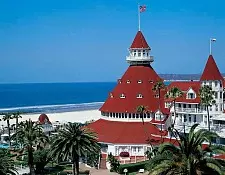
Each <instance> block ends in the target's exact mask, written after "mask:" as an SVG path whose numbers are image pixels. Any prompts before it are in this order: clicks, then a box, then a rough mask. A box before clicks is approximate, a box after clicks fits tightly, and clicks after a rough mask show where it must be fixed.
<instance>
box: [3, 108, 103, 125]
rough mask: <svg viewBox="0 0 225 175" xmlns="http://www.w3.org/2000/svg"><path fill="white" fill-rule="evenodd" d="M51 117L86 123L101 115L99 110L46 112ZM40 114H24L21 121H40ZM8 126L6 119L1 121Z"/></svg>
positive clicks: (12, 122)
mask: <svg viewBox="0 0 225 175" xmlns="http://www.w3.org/2000/svg"><path fill="white" fill-rule="evenodd" d="M46 114H47V116H48V117H49V120H50V122H52V123H54V122H56V121H59V122H60V123H66V122H81V123H84V122H86V121H90V120H98V119H99V118H100V116H101V113H100V111H99V110H85V111H73V112H62V113H46ZM39 116H40V114H24V115H22V118H20V119H19V122H20V121H25V120H29V119H31V120H32V121H38V117H39ZM0 118H1V117H0ZM15 122H16V120H15V119H13V120H10V124H15ZM2 125H4V126H6V121H0V126H2Z"/></svg>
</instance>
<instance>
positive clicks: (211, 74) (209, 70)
mask: <svg viewBox="0 0 225 175" xmlns="http://www.w3.org/2000/svg"><path fill="white" fill-rule="evenodd" d="M200 80H201V81H207V80H221V81H224V79H223V77H222V75H221V73H220V71H219V69H218V67H217V65H216V62H215V60H214V58H213V56H212V55H209V58H208V60H207V63H206V66H205V69H204V71H203V73H202V76H201V78H200Z"/></svg>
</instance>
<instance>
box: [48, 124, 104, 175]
mask: <svg viewBox="0 0 225 175" xmlns="http://www.w3.org/2000/svg"><path fill="white" fill-rule="evenodd" d="M99 151H100V146H99V145H98V143H97V137H96V135H95V133H93V132H91V131H90V130H88V128H86V127H82V125H81V124H79V123H69V124H67V125H66V126H65V128H63V129H60V130H59V131H58V134H57V136H56V137H55V138H54V139H53V142H52V144H51V151H50V152H51V153H50V154H51V156H52V157H53V158H55V159H56V160H57V161H68V160H71V162H72V164H73V174H74V175H75V174H77V175H79V159H80V157H81V156H87V154H90V153H94V152H95V153H97V152H99Z"/></svg>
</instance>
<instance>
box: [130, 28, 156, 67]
mask: <svg viewBox="0 0 225 175" xmlns="http://www.w3.org/2000/svg"><path fill="white" fill-rule="evenodd" d="M150 51H151V48H150V47H149V45H148V43H147V42H146V40H145V37H144V35H143V34H142V32H141V31H138V32H137V34H136V36H135V38H134V41H133V43H132V44H131V46H130V48H129V56H127V58H126V60H127V62H128V63H129V64H130V65H143V64H150V63H152V62H153V61H154V59H153V56H150Z"/></svg>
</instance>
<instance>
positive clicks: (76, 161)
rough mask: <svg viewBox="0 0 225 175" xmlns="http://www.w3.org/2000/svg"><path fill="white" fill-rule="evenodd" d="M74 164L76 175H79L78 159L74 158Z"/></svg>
mask: <svg viewBox="0 0 225 175" xmlns="http://www.w3.org/2000/svg"><path fill="white" fill-rule="evenodd" d="M75 163H76V172H77V175H79V168H80V166H79V157H77V158H76V160H75Z"/></svg>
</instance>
